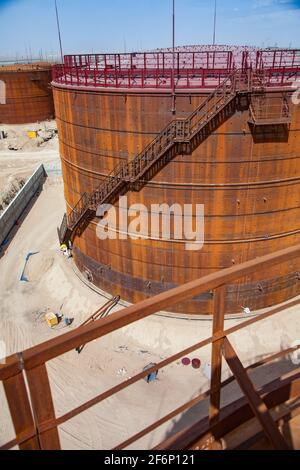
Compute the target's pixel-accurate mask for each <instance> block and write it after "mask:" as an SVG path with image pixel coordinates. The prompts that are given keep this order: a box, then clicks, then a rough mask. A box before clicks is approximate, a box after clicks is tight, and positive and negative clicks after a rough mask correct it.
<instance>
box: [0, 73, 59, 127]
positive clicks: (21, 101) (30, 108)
mask: <svg viewBox="0 0 300 470" xmlns="http://www.w3.org/2000/svg"><path fill="white" fill-rule="evenodd" d="M51 80H52V69H51V65H50V64H40V65H36V64H35V65H31V64H30V65H14V66H4V67H0V82H2V84H3V83H4V84H5V100H2V104H0V123H2V124H26V123H34V122H38V121H45V120H47V119H53V117H54V103H53V94H52V89H51V86H50V84H51Z"/></svg>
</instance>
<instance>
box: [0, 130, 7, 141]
mask: <svg viewBox="0 0 300 470" xmlns="http://www.w3.org/2000/svg"><path fill="white" fill-rule="evenodd" d="M4 139H7V132H4V131H0V140H4Z"/></svg>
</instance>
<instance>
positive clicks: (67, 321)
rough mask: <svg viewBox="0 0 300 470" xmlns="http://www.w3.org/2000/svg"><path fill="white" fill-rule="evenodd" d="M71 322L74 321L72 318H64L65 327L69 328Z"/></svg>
mask: <svg viewBox="0 0 300 470" xmlns="http://www.w3.org/2000/svg"><path fill="white" fill-rule="evenodd" d="M73 321H74V318H68V317H65V325H66V326H71V325H72V323H73Z"/></svg>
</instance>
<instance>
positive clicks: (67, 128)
mask: <svg viewBox="0 0 300 470" xmlns="http://www.w3.org/2000/svg"><path fill="white" fill-rule="evenodd" d="M53 89H54V101H55V110H56V118H57V124H58V131H59V140H60V154H61V159H62V164H63V177H64V185H65V186H64V187H65V198H66V203H67V212H70V211H71V210H72V208H73V207H74V206H75V204H76V202H77V201H78V200H79V198H80V196H81V195H82V193H84V192H92V191H93V190H95V189H97V188H98V187H99V185H100V184H101V182H102V181H103V180H104V178H105V177H106V175H107V174H108V173H109V172H110V171H111V170H112V169H113V168H114V167H115V166H116V165H118V164H119V163H120V162H122V161H124V160H127V161H129V160H131V159H133V158H134V157H135V156H136V155H137V154H138V153H139V152H141V151H142V149H143V148H144V147H145V146H146V145H147V144H148V143H149V142H150V141H151V140H152V139H153V138H154V137H155V136H156V135H157V134H158V133H159V132H160V131H161V130H162V129H163V128H164V127H165V126H166V125H167V124H168V123H169V122H170V121H171V120H172V119H174V115H173V114H172V105H173V104H172V95H171V93H170V90H164V89H159V88H156V89H149V90H148V89H145V88H144V89H137V88H135V89H133V90H132V89H128V88H126V89H120V87H118V88H117V87H110V88H107V87H106V88H105V87H104V88H102V87H95V86H87V83H85V84H84V85H83V86H82V85H81V84H80V86H78V83H77V85H75V84H74V83H73V84H66V83H65V84H63V83H62V81H61V80H60V81H59V80H57V82H56V81H54V82H53ZM209 92H210V91H207V90H205V89H195V88H192V87H191V88H187V89H180V90H178V91H177V98H176V117H184V118H185V117H187V116H188V115H189V114H190V113H191V112H192V111H193V110H194V109H195V108H196V107H197V106H198V105H199V104H200V103H201V101H202V100H204V99H205V98H206V97H207V96H208V94H209ZM282 92H283V90H282V89H281V88H280V86H279V87H278V86H277V87H272V88H270V89H267V90H266V93H265V94H264V102H265V104H266V107H267V108H268V109H277V107H280V106H281V100H282V96H283V95H282ZM291 94H292V92H291V91H288V89H287V88H285V91H284V96H285V99H286V100H287V103H288V106H289V110H290V112H291V115H292V122H291V124H268V125H259V124H258V125H253V124H251V122H250V121H251V119H250V118H251V115H250V111H249V104H250V102H251V96H250V97H249V96H248V98H241V99H240V100H237V101H236V102H235V104H234V106H231V107H230V109H229V110H228V112H226V113H225V115H224V116H223V117H222V118H221V119H220V120H219V122H218V125H217V126H216V127H215V128H214V129H212V130H211V131H210V132H209V133H208V134H207V136H206V138H205V139H204V140H203V141H202V142H201V143H200V144H199V145H198V146H196V148H194V149H193V150H192V151H191V153H190V154H187V155H186V154H185V155H182V154H179V155H176V156H175V157H174V159H173V160H172V161H170V162H169V163H167V164H166V165H165V166H164V167H163V168H162V169H161V170H160V171H159V172H158V173H157V174H155V176H154V177H153V179H151V180H149V181H146V182H145V184H144V185H143V187H142V188H140V190H139V191H129V192H128V193H127V196H128V205H129V206H130V205H131V204H136V203H142V204H144V205H145V206H146V207H147V208H148V207H150V206H151V204H162V203H167V204H169V205H170V206H171V205H173V204H174V203H179V204H181V205H184V204H190V203H193V204H194V205H195V204H204V206H205V232H204V233H205V243H204V246H203V248H202V249H201V250H199V251H187V250H186V249H185V244H184V243H183V242H182V241H178V240H175V239H172V237H171V239H170V240H168V241H161V240H157V239H151V237H150V238H148V239H145V240H133V239H131V238H128V239H127V240H120V239H116V240H109V239H107V240H100V239H99V238H98V237H97V234H96V227H97V223H98V221H99V220H98V219H97V218H94V220H92V221H91V222H90V223H89V224H88V226H87V227H86V228H85V230H84V231H83V232H82V233H80V234H78V235H77V236H75V239H74V245H73V255H74V260H75V263H76V264H77V266H78V267H79V269H80V270H81V271H82V272H84V273H86V274H87V276H88V277H89V279H90V280H92V282H94V284H96V285H97V286H99V287H100V288H102V289H103V290H105V291H107V292H109V293H113V294H120V295H121V297H122V298H124V299H126V300H127V301H129V302H137V301H139V300H141V299H144V298H146V297H149V296H152V295H154V294H157V293H159V292H163V291H165V290H168V289H170V288H172V287H175V286H178V285H180V284H183V283H185V282H188V281H190V280H193V279H197V278H199V277H202V276H205V275H207V274H210V273H213V272H215V271H218V270H220V269H223V268H226V267H229V266H232V265H234V264H239V263H241V262H244V261H246V260H250V259H253V258H256V257H257V256H260V255H263V254H267V253H272V252H274V251H276V250H278V249H281V248H284V247H287V246H291V245H293V244H296V243H299V242H300V224H299V220H300V151H299V148H300V147H299V145H300V126H299V124H300V108H299V106H296V105H294V104H293V103H292V100H291ZM254 98H255V97H253V102H255V100H254ZM116 207H118V201H116ZM118 230H119V228H117V232H118ZM299 270H300V266H299V261H297V260H295V262H292V263H289V264H282V265H280V266H278V267H276V268H274V269H273V270H272V272H269V271H268V272H259V273H257V275H253V276H249V277H247V279H241V281H240V282H239V283H235V284H234V285H231V286H228V288H227V294H226V312H227V313H235V312H240V311H241V307H249V308H250V309H251V310H255V309H258V308H262V307H266V306H269V305H272V304H276V303H279V302H282V301H284V300H286V299H287V298H289V297H292V296H294V295H296V294H299V293H300V274H299V273H298V271H299ZM212 301H213V298H212V294H211V293H210V292H207V293H206V294H204V295H201V296H199V298H195V299H193V300H192V301H190V302H189V303H185V304H184V305H176V306H174V308H172V311H174V312H183V313H189V314H211V313H212V305H213V302H212Z"/></svg>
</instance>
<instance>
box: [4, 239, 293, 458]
mask: <svg viewBox="0 0 300 470" xmlns="http://www.w3.org/2000/svg"><path fill="white" fill-rule="evenodd" d="M299 256H300V245H298V246H296V247H291V248H287V249H284V250H281V251H280V252H276V253H274V254H273V255H265V256H263V257H261V258H259V259H255V260H252V261H248V262H245V263H243V264H242V265H240V266H234V267H231V268H228V269H226V270H223V272H219V273H214V274H212V275H210V276H207V277H206V278H202V279H199V280H197V281H193V282H190V283H189V284H186V285H183V286H181V287H179V288H176V289H173V290H172V291H170V292H165V293H163V294H160V295H158V296H156V297H154V298H152V299H148V300H146V301H143V302H141V303H140V304H138V305H135V306H131V307H128V308H126V309H124V310H121V311H120V312H117V313H115V314H113V315H112V316H111V317H109V318H104V319H101V320H96V321H95V322H93V323H92V324H88V325H85V326H83V327H81V328H79V329H76V330H74V331H72V332H69V333H67V334H65V335H62V336H60V337H58V338H55V339H52V340H50V341H47V342H45V343H43V344H41V345H38V346H35V347H33V348H31V349H29V350H27V351H24V352H23V353H21V354H20V353H19V354H18V355H13V356H11V357H9V358H7V359H6V363H5V364H3V365H0V380H5V381H6V383H7V380H9V379H10V378H14V377H16V376H18V374H20V370H25V371H26V374H27V381H28V385H29V391H30V402H31V404H32V408H33V418H34V424H35V427H36V430H37V435H38V439H39V445H40V446H41V448H43V449H58V448H59V447H60V443H59V438H58V433H57V427H58V425H59V424H62V423H64V422H65V421H67V420H68V419H71V418H73V417H74V416H76V415H78V414H80V413H82V412H83V411H85V410H87V409H89V408H90V407H91V406H93V405H95V404H97V403H100V402H101V401H103V400H105V399H106V398H108V397H111V396H112V395H114V394H116V393H118V392H119V391H120V390H123V389H124V388H127V387H128V386H130V385H132V384H133V383H135V382H137V381H138V380H140V379H142V378H144V377H145V376H146V375H148V374H149V372H152V371H154V370H159V369H161V368H163V367H165V366H166V365H168V364H171V363H172V362H174V361H176V360H178V359H180V358H181V357H184V356H185V355H188V354H190V353H191V352H193V351H196V350H198V349H200V348H202V347H204V346H206V345H208V344H211V343H216V342H218V341H219V340H221V339H223V338H224V339H225V340H226V338H227V336H228V335H230V334H232V333H234V332H236V331H239V330H241V329H244V328H246V327H248V326H249V325H252V324H254V323H256V322H258V321H261V320H263V319H267V318H270V317H271V316H273V315H275V314H278V313H279V312H282V313H283V312H287V311H288V309H289V308H291V307H293V306H295V305H299V300H298V299H297V300H294V301H290V302H288V303H287V304H285V305H281V306H279V307H276V308H273V309H272V310H270V311H267V312H266V313H264V314H262V315H260V316H257V317H253V318H251V319H249V320H247V321H245V322H243V323H242V324H239V325H236V326H234V327H232V328H229V329H227V330H225V331H224V330H223V327H222V324H223V322H224V310H223V309H219V308H218V309H216V312H217V313H218V316H217V317H216V320H215V326H214V330H213V332H212V336H211V337H210V338H206V339H204V340H202V341H201V342H199V343H198V344H196V345H192V346H190V347H189V348H187V349H185V350H184V351H181V352H179V353H177V354H175V355H173V356H171V357H168V358H167V359H165V360H163V361H162V362H160V363H159V364H156V365H155V366H153V367H152V368H151V369H147V371H143V372H141V373H140V374H137V375H136V376H134V377H131V378H130V379H128V380H126V381H125V382H123V383H121V384H118V385H117V386H115V387H113V388H112V389H110V390H107V391H106V392H103V393H101V394H100V395H98V396H97V397H95V398H93V399H91V400H89V401H88V402H86V403H84V404H82V405H80V406H79V407H77V408H75V409H73V410H71V411H69V412H68V413H66V414H65V415H63V416H60V417H58V418H56V416H55V413H54V408H53V402H52V396H51V389H50V385H49V379H48V374H47V369H46V362H47V361H49V360H51V359H53V358H55V357H58V356H60V355H62V354H64V353H66V352H68V351H70V350H71V349H74V348H75V347H77V346H79V345H80V344H84V343H88V342H90V341H93V340H94V339H96V338H100V337H102V336H104V335H107V334H108V333H110V332H113V331H115V330H116V329H120V328H122V327H123V326H125V325H129V324H130V323H132V322H135V321H138V320H139V319H142V318H146V317H147V316H149V315H151V314H152V313H155V312H157V311H158V310H160V309H162V308H166V307H168V306H169V305H173V304H174V303H176V302H177V301H184V300H186V299H187V298H189V297H191V296H194V295H197V294H200V293H201V292H204V291H206V290H207V289H210V290H215V289H218V288H220V287H221V286H225V284H226V283H227V282H232V281H233V280H235V279H237V278H239V277H241V276H248V275H250V274H251V273H253V272H255V271H257V270H260V269H271V268H272V269H274V267H275V266H277V265H278V264H280V263H283V262H286V261H289V260H290V259H293V258H295V257H299ZM222 290H223V287H222ZM221 292H222V291H220V293H221ZM219 295H220V294H219ZM222 298H223V293H222V295H221V296H220V297H219V298H217V301H216V305H219V303H220V302H222ZM296 349H297V348H290V349H289V350H288V351H289V352H290V351H291V350H296ZM288 351H284V352H282V351H281V352H280V353H276V354H275V355H272V356H271V357H270V358H269V359H268V358H267V359H264V360H262V361H260V362H259V363H258V364H257V366H258V365H259V364H263V363H266V362H268V360H270V361H271V360H275V359H276V358H278V357H282V355H285V354H286V353H287V352H288ZM227 359H228V354H227ZM231 365H232V364H231ZM255 366H256V365H253V366H250V367H249V368H248V369H250V368H253V367H255ZM235 374H236V375H237V376H238V377H236V379H237V380H238V381H240V380H242V379H241V376H242V375H243V374H240V373H239V372H238V371H237V370H235ZM299 374H300V372H299V371H298V375H295V376H294V375H293V373H289V374H287V376H286V377H281V378H280V379H278V380H277V381H275V382H272V383H271V384H270V385H268V386H265V388H263V392H264V393H269V392H270V391H272V392H274V393H273V395H272V397H271V398H272V400H271V402H267V398H268V397H267V398H266V406H268V403H269V407H271V404H273V405H272V406H275V405H276V403H283V402H284V398H285V399H286V400H287V399H289V398H290V397H291V396H292V394H293V393H296V391H297V390H298V388H297V387H298V382H297V380H298V379H299V377H300V375H299ZM291 380H292V382H291ZM230 381H231V379H229V380H227V381H226V382H225V383H230ZM287 381H288V388H285V389H284V393H282V390H283V389H282V387H283V386H285V385H286V383H287ZM247 383H248V385H249V382H247ZM274 384H275V385H274ZM224 385H225V384H224ZM221 386H222V384H221ZM277 389H278V391H277ZM23 390H24V396H23V397H22V401H23V400H24V401H25V403H28V402H29V397H28V396H27V392H26V389H24V388H23ZM214 392H215V390H214ZM287 392H290V393H289V395H288V397H287ZM17 393H18V392H17V390H16V387H12V388H11V389H10V395H11V396H10V402H11V403H13V400H14V398H15V395H16V394H17ZM245 393H246V395H247V398H248V400H249V401H250V405H247V403H246V401H245V400H244V401H242V404H243V406H244V407H245V406H246V408H244V411H243V412H242V415H241V413H240V409H239V407H238V406H237V404H236V403H234V404H233V405H230V407H231V408H230V410H231V413H232V410H233V411H234V413H233V416H229V417H228V422H227V428H226V426H225V427H224V426H223V424H224V422H222V426H223V427H222V428H221V429H222V432H223V433H224V432H225V430H226V429H228V430H227V432H229V431H230V429H233V428H234V427H235V426H238V425H239V424H240V423H241V422H244V421H245V420H247V419H250V418H251V417H252V416H253V412H254V414H258V413H259V410H257V407H256V404H255V403H254V401H253V400H252V398H253V396H252V395H251V393H250V394H249V393H248V389H247V390H246V389H245ZM258 393H262V392H261V391H260V390H259V391H258ZM206 396H207V395H206V394H205V396H203V398H206ZM190 404H191V406H192V403H190ZM260 406H261V404H260ZM232 407H233V408H232ZM251 407H252V408H251ZM181 408H182V407H181ZM181 408H180V409H181ZM254 408H255V409H254ZM180 409H179V410H180ZM237 409H238V411H239V413H238V414H236V413H235V412H236V410H237ZM252 409H253V412H252V411H251V410H252ZM247 410H248V411H247ZM223 411H224V410H221V413H220V422H221V420H222V419H223V415H222V413H223ZM225 411H226V409H225ZM179 412H180V411H179ZM208 413H209V410H208ZM247 413H248V414H247ZM225 414H226V413H225ZM241 416H242V418H241ZM12 418H13V420H14V425H15V429H19V428H18V426H19V424H18V423H19V422H18V419H19V418H18V417H17V416H16V413H15V412H14V408H13V407H12ZM207 422H208V421H207V420H206V421H205V423H206V424H205V423H204V424H205V426H206V429H207ZM219 424H220V423H219V422H218V423H217V424H216V425H219ZM263 424H264V423H263ZM216 425H212V428H211V430H210V431H209V433H210V434H211V433H212V430H214V429H215V426H216ZM153 426H154V425H152V427H153ZM201 426H202V425H201ZM205 426H204V428H203V426H202V427H201V430H202V429H204V431H203V432H207V430H206V431H205ZM232 426H233V428H232ZM267 426H270V422H269V424H268V423H267ZM271 426H272V423H271ZM29 431H30V429H29V430H28V433H29ZM194 432H195V431H193V432H192V435H193V436H194V434H193V433H194ZM197 433H198V434H196V437H195V436H194V437H193V439H195V438H197V439H198V437H199V435H200V434H201V433H200V430H199V428H197ZM31 437H34V435H33V434H32V432H31V434H29V435H28V434H26V438H25V439H24V435H22V434H21V435H20V436H19V437H17V439H16V440H14V441H10V443H7V444H6V445H5V446H4V448H7V447H8V446H9V444H12V445H13V444H14V443H20V444H23V443H24V442H25V441H27V440H28V439H30V438H31ZM188 438H189V439H190V438H191V433H190V430H188ZM181 439H182V441H181V442H182V447H184V446H185V445H186V444H185V439H184V438H183V434H182V435H181ZM172 442H173V441H172ZM189 442H191V440H190V441H189ZM210 443H211V444H212V445H214V443H213V436H212V434H211V437H210ZM190 445H192V444H190ZM196 446H197V447H199V444H198V440H197V444H196Z"/></svg>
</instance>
